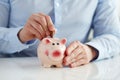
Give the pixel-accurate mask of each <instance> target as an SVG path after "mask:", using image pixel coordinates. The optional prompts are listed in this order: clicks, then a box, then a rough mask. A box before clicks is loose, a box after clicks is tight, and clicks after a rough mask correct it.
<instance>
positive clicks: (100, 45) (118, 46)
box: [86, 34, 120, 60]
mask: <svg viewBox="0 0 120 80" xmlns="http://www.w3.org/2000/svg"><path fill="white" fill-rule="evenodd" d="M119 41H120V40H119V38H118V37H116V36H114V35H112V34H105V35H102V36H99V37H96V38H94V39H93V40H91V41H90V42H88V43H86V44H87V45H90V46H92V47H94V48H95V49H97V50H98V55H99V56H98V58H97V60H100V59H105V58H110V57H112V56H115V55H118V54H119V52H120V42H119Z"/></svg>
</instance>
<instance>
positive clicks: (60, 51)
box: [37, 38, 66, 68]
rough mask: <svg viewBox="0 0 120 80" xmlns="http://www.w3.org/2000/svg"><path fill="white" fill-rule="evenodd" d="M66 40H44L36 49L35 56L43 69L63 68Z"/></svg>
mask: <svg viewBox="0 0 120 80" xmlns="http://www.w3.org/2000/svg"><path fill="white" fill-rule="evenodd" d="M65 44H66V39H65V38H63V39H58V38H44V39H43V40H41V42H40V44H39V45H38V48H37V55H38V58H39V59H40V61H41V62H42V65H43V67H48V68H49V67H52V66H55V67H63V65H62V62H63V58H64V55H65V54H64V53H65V49H66V46H65Z"/></svg>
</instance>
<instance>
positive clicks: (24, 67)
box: [0, 56, 120, 80]
mask: <svg viewBox="0 0 120 80" xmlns="http://www.w3.org/2000/svg"><path fill="white" fill-rule="evenodd" d="M0 80H120V56H118V57H114V58H112V59H108V60H102V61H98V62H94V63H90V64H88V65H85V66H81V67H77V68H68V67H64V68H43V67H41V66H40V62H39V60H38V58H36V57H31V58H0Z"/></svg>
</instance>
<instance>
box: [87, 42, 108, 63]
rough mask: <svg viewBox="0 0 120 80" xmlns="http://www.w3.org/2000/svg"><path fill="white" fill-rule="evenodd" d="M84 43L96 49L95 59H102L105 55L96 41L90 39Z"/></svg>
mask: <svg viewBox="0 0 120 80" xmlns="http://www.w3.org/2000/svg"><path fill="white" fill-rule="evenodd" d="M85 44H86V45H89V46H91V47H93V48H94V49H96V50H97V58H96V59H95V60H96V61H97V60H101V59H104V58H105V56H107V55H105V54H104V49H103V48H101V46H100V45H99V44H98V43H97V42H96V41H94V40H93V41H90V42H88V43H85Z"/></svg>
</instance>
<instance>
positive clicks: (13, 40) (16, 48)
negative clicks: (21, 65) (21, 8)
mask: <svg viewBox="0 0 120 80" xmlns="http://www.w3.org/2000/svg"><path fill="white" fill-rule="evenodd" d="M21 29H22V27H20V28H10V29H9V31H10V32H9V34H8V37H7V38H8V39H7V40H9V43H10V44H11V51H10V53H14V52H20V51H22V50H23V49H26V48H29V46H30V45H32V44H34V42H32V43H30V44H25V43H22V42H21V41H20V40H19V38H18V36H17V34H18V32H19V31H20V30H21Z"/></svg>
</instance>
